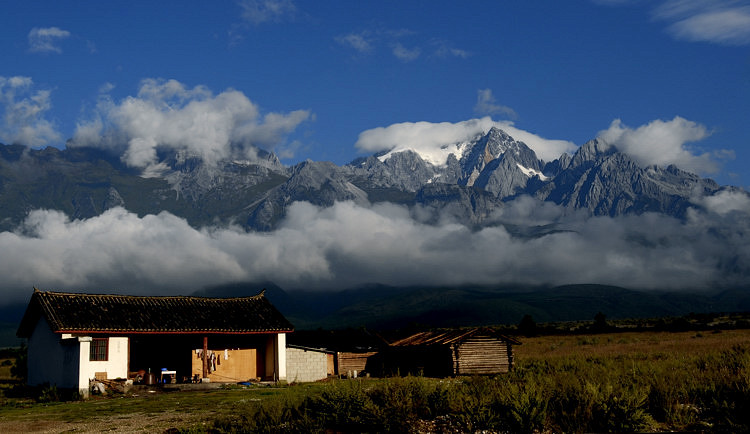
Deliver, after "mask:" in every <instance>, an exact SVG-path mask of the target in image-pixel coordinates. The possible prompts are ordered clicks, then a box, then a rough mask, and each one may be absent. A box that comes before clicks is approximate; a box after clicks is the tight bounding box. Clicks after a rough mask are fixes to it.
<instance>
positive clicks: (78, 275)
mask: <svg viewBox="0 0 750 434" xmlns="http://www.w3.org/2000/svg"><path fill="white" fill-rule="evenodd" d="M727 198H728V196H721V199H719V198H717V200H720V201H723V200H725V199H727ZM727 200H728V201H729V202H734V203H739V202H737V200H736V197H732V198H729V199H727ZM733 207H734V209H735V213H724V214H720V213H705V212H702V211H697V210H695V211H691V212H690V214H689V217H688V219H687V221H685V222H681V221H679V220H677V219H673V218H669V217H665V216H660V215H656V214H644V215H641V216H630V217H620V218H610V217H588V216H585V215H584V214H579V213H570V212H569V211H566V210H565V209H564V208H562V207H558V206H556V205H554V204H550V203H544V202H540V201H537V200H534V199H531V198H528V197H525V198H519V199H517V200H514V201H512V202H509V203H508V204H507V205H506V206H505V207H503V208H502V209H500V210H499V211H498V213H497V216H496V218H497V219H498V221H500V222H503V221H507V222H508V223H511V224H519V223H520V224H533V225H550V227H553V228H554V229H556V231H555V232H552V233H549V234H547V235H544V236H539V237H535V238H519V237H516V236H513V235H511V234H510V233H509V232H508V231H506V229H505V228H504V227H503V226H502V225H497V226H491V227H486V228H484V229H481V230H478V231H476V230H471V229H469V228H467V227H465V226H462V225H459V224H455V223H442V224H438V225H426V224H422V223H418V222H416V221H415V220H414V219H413V218H412V216H411V215H410V211H409V210H408V209H406V208H405V207H401V206H397V205H393V204H381V205H377V206H372V207H362V206H358V205H355V204H353V203H351V202H344V203H337V204H335V205H334V206H332V207H327V208H319V207H316V206H314V205H311V204H309V203H296V204H293V205H292V206H291V207H290V208H289V210H288V214H287V217H286V218H285V219H284V220H283V221H282V222H281V225H280V227H279V228H278V229H276V230H275V231H273V232H270V233H262V234H261V233H253V232H250V233H248V232H245V231H243V230H241V229H239V228H231V227H230V228H204V229H200V230H199V229H195V228H192V227H190V226H189V225H188V224H187V222H185V221H184V220H183V219H180V218H177V217H175V216H173V215H171V214H169V213H160V214H159V215H147V216H144V217H138V216H137V215H135V214H132V213H129V212H127V211H125V210H123V209H121V208H115V209H112V210H109V211H107V212H105V213H104V214H102V215H100V216H98V217H93V218H90V219H86V220H75V221H70V220H69V219H68V218H67V217H66V216H65V215H63V214H62V213H60V212H57V211H41V210H39V211H34V212H32V213H31V214H29V216H28V218H27V219H26V221H25V222H24V224H23V225H21V226H20V227H19V228H18V229H17V231H15V232H3V233H0V275H2V276H3V287H2V288H0V291H1V292H0V295H1V296H2V297H1V298H0V299H2V300H3V302H6V303H7V302H10V301H13V300H14V299H15V300H20V299H21V298H25V297H26V294H27V292H26V291H27V290H28V287H29V285H31V284H32V282H33V284H35V285H37V286H39V287H42V288H53V289H62V290H65V289H75V290H81V289H84V290H92V291H93V290H96V291H105V290H106V291H109V290H120V291H124V292H127V293H133V294H153V293H158V294H186V293H189V292H192V291H194V290H197V289H200V288H201V287H204V286H209V285H217V284H221V283H228V282H236V281H262V280H270V281H273V282H275V283H277V284H278V285H280V286H282V287H283V288H287V289H326V288H327V289H341V288H345V287H353V286H356V285H361V284H364V283H372V282H379V283H383V284H389V285H416V284H419V285H440V286H444V285H460V284H503V283H520V284H567V283H601V284H612V285H622V286H625V287H630V288H645V289H649V288H662V289H669V288H673V289H680V288H698V289H701V288H705V287H707V286H708V285H714V284H736V283H738V282H745V279H746V277H745V276H746V275H747V273H748V272H750V270H749V269H748V265H747V264H750V239H748V237H750V215H749V214H748V213H747V204H746V203H745V205H742V207H737V206H733ZM592 264H596V266H592ZM722 264H740V265H739V268H737V267H736V266H734V265H732V266H730V267H729V268H725V267H724V266H723V265H722ZM16 289H23V292H22V293H12V292H11V291H15V290H16Z"/></svg>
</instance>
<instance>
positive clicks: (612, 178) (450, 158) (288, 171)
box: [0, 128, 746, 230]
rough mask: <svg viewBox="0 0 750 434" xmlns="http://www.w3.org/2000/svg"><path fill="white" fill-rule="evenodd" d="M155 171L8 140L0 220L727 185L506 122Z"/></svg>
mask: <svg viewBox="0 0 750 434" xmlns="http://www.w3.org/2000/svg"><path fill="white" fill-rule="evenodd" d="M158 169H159V170H157V171H153V170H152V171H151V172H150V173H149V177H145V176H143V175H144V174H143V173H137V172H135V171H134V170H133V169H132V168H128V167H126V166H125V165H124V164H123V163H122V162H121V161H120V159H119V158H118V156H115V155H109V154H106V153H105V152H103V151H100V150H94V149H86V148H73V149H65V150H58V149H55V148H47V149H44V150H30V149H27V148H23V147H20V146H0V205H2V207H1V208H0V209H2V211H0V229H3V230H7V229H9V228H13V227H16V226H17V225H18V224H19V223H20V222H21V221H22V220H23V218H24V217H25V216H26V214H27V213H28V212H29V210H32V209H36V208H47V209H60V210H62V211H65V212H66V213H67V214H68V215H70V216H71V217H73V218H85V217H91V216H94V215H98V214H100V213H102V212H104V211H105V210H106V209H108V208H111V207H114V206H123V207H125V208H126V209H128V210H130V211H133V212H137V213H138V214H141V215H142V214H147V213H153V214H156V213H158V212H160V211H163V210H166V211H169V212H171V213H173V214H176V215H178V216H181V217H184V218H186V219H187V220H188V222H189V223H190V224H192V225H195V226H202V225H207V224H212V225H213V224H239V225H242V226H245V227H246V228H248V229H254V230H271V229H273V228H274V227H275V225H276V224H277V223H278V222H279V221H280V220H281V219H282V218H283V217H284V216H285V214H286V209H287V207H288V206H289V205H291V204H292V203H294V202H296V201H307V202H310V203H312V204H315V205H318V206H330V205H333V204H334V203H335V202H336V201H354V202H355V203H358V204H363V205H366V204H371V203H377V202H393V203H398V204H402V205H405V206H408V207H409V208H410V209H413V210H416V209H419V212H415V216H418V218H419V219H421V220H424V221H434V220H436V219H438V217H437V216H438V215H439V216H442V217H445V215H449V216H451V218H453V219H455V220H457V221H460V222H464V223H466V224H470V225H472V226H481V225H482V224H484V223H485V222H487V221H489V219H490V217H491V216H492V215H493V212H494V211H496V210H498V209H500V208H502V207H503V206H504V203H505V202H506V201H508V200H510V199H512V198H515V197H518V196H521V195H528V196H531V197H535V198H537V199H538V200H541V201H549V202H553V203H555V204H558V205H562V206H565V207H569V208H573V209H582V210H586V211H587V212H589V213H590V214H592V215H610V216H617V215H623V214H630V213H636V214H640V213H643V212H647V211H651V212H658V213H664V214H668V215H671V216H676V217H682V216H683V215H684V213H685V212H686V210H687V209H688V207H690V206H697V205H695V204H694V202H695V201H694V200H693V199H694V198H695V197H696V196H701V195H704V196H705V195H711V194H714V193H716V192H718V191H720V190H721V189H722V187H720V186H719V185H718V184H716V183H715V182H713V181H712V180H710V179H704V178H701V177H699V176H698V175H695V174H692V173H689V172H686V171H683V170H680V169H678V168H677V167H674V166H669V167H666V168H663V167H657V166H649V167H641V166H639V165H638V164H637V163H636V162H635V160H633V159H631V158H630V157H629V156H628V155H627V154H624V153H622V152H620V151H619V150H618V149H617V148H616V147H614V146H612V145H610V144H608V143H606V142H604V141H602V140H601V139H596V140H592V141H590V142H588V143H586V144H584V145H582V146H581V147H580V148H578V150H577V151H576V152H575V153H574V154H573V155H568V154H563V155H561V156H560V157H559V158H557V159H555V160H554V161H550V162H544V161H542V160H540V159H539V158H538V157H537V156H536V154H535V153H534V151H533V150H532V149H531V148H529V147H528V146H527V145H526V144H525V143H523V142H521V141H518V140H515V139H514V138H513V137H511V136H510V135H508V134H507V133H506V132H504V131H502V130H500V129H498V128H492V129H490V130H489V131H487V132H486V133H484V134H480V135H478V136H476V137H474V138H472V139H471V140H467V141H463V142H458V143H445V144H443V145H442V146H439V147H434V148H431V149H429V150H425V149H416V148H415V149H410V148H403V147H401V148H399V149H398V150H397V151H396V150H391V151H388V152H381V153H379V154H376V155H372V156H369V157H365V158H359V159H357V160H355V161H353V162H351V163H349V164H346V165H344V166H337V165H335V164H333V163H328V162H313V161H306V162H303V163H300V164H297V165H295V166H293V167H285V166H283V165H282V164H281V163H280V162H279V160H278V158H277V157H276V156H275V155H274V154H273V153H269V152H265V151H261V150H258V152H257V156H256V158H255V159H253V160H250V161H248V160H243V161H237V160H227V161H220V162H218V163H210V164H209V163H207V162H205V161H203V160H202V159H200V158H199V157H196V156H191V155H189V154H186V153H182V152H172V153H165V154H163V155H160V163H159V167H158ZM30 173H33V174H34V176H30V175H29V174H30ZM50 185H54V186H55V188H53V189H50V188H49V186H50ZM739 191H741V190H739ZM40 192H45V193H44V194H41V193H40ZM743 194H746V193H744V192H743Z"/></svg>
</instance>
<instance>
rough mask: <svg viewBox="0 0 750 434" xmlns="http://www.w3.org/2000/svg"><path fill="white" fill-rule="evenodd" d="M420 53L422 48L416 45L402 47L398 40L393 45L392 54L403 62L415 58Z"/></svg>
mask: <svg viewBox="0 0 750 434" xmlns="http://www.w3.org/2000/svg"><path fill="white" fill-rule="evenodd" d="M420 54H422V50H420V49H419V48H418V47H415V48H412V49H408V48H406V47H404V46H403V45H402V44H401V43H400V42H397V43H396V45H394V46H393V55H394V56H396V57H397V58H399V59H400V60H403V61H404V62H411V61H412V60H417V58H418V57H419V55H420Z"/></svg>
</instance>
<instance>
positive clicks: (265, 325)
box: [17, 288, 294, 337]
mask: <svg viewBox="0 0 750 434" xmlns="http://www.w3.org/2000/svg"><path fill="white" fill-rule="evenodd" d="M264 292H265V291H262V292H261V293H259V294H258V295H255V296H251V297H239V298H206V297H187V296H171V297H144V296H132V295H114V294H76V293H65V292H46V291H39V290H37V289H36V288H34V294H33V295H32V296H31V301H29V305H28V307H27V308H26V313H25V314H24V316H23V319H22V320H21V324H20V326H19V328H18V332H17V335H18V336H19V337H29V336H30V335H31V333H32V332H33V330H34V327H35V325H36V323H37V321H38V320H39V318H40V317H42V316H43V317H44V318H45V319H46V320H47V322H48V323H49V325H50V328H51V329H52V331H53V332H55V333H109V334H112V333H120V334H135V333H142V334H161V333H210V334H251V333H279V332H282V333H283V332H291V331H293V330H294V326H292V324H291V323H290V322H289V321H288V320H287V319H286V318H285V317H284V316H283V315H282V314H281V312H279V311H278V310H277V309H276V308H275V307H274V306H273V305H272V304H271V303H270V302H269V301H268V299H267V298H266V297H265V295H264Z"/></svg>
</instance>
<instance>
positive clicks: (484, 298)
mask: <svg viewBox="0 0 750 434" xmlns="http://www.w3.org/2000/svg"><path fill="white" fill-rule="evenodd" d="M263 289H265V290H266V293H265V294H266V297H268V299H269V300H270V301H271V302H272V303H273V304H274V305H275V306H276V307H277V308H278V309H279V310H280V311H281V312H282V313H283V314H284V315H285V316H286V317H287V318H288V319H289V320H290V321H291V322H292V324H294V326H295V327H296V329H298V330H314V329H318V328H323V329H344V328H357V327H367V328H368V329H373V330H388V329H396V328H403V327H408V326H414V325H418V326H422V327H460V326H483V325H516V324H518V322H519V321H520V320H521V318H522V317H523V316H524V315H527V314H528V315H531V316H532V317H533V318H534V320H535V321H536V322H539V323H543V322H557V321H580V320H586V321H590V320H592V319H593V318H594V315H596V314H597V313H598V312H602V313H604V314H605V315H606V317H607V318H609V319H625V318H658V317H670V316H683V315H687V314H689V313H691V312H692V313H709V312H746V311H750V291H748V289H750V288H732V289H724V290H721V291H715V292H713V293H703V294H697V293H685V292H664V291H634V290H630V289H626V288H620V287H616V286H605V285H567V286H558V287H530V286H505V287H480V286H463V287H443V288H434V287H407V288H399V287H392V286H385V285H369V286H365V287H361V288H356V289H349V290H345V291H336V292H299V291H297V292H287V291H284V290H283V289H282V288H280V287H278V286H277V285H275V284H274V283H273V282H248V283H236V284H231V285H221V286H216V287H210V288H205V289H203V290H201V291H198V292H196V293H194V295H196V296H204V297H242V296H249V295H256V294H258V293H259V292H260V291H261V290H263ZM24 309H25V305H15V306H6V307H4V308H3V309H2V311H0V314H2V315H3V318H4V319H6V318H7V320H5V321H3V322H0V348H3V347H11V346H18V345H19V344H20V342H21V341H20V340H19V339H18V338H16V337H15V331H16V328H17V327H18V322H19V321H20V319H21V317H22V315H23V312H24Z"/></svg>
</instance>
